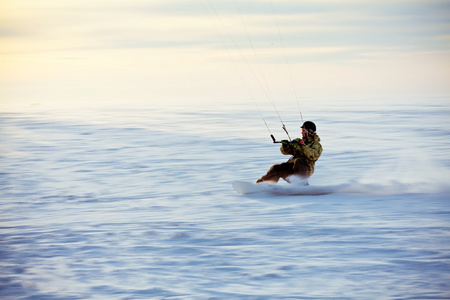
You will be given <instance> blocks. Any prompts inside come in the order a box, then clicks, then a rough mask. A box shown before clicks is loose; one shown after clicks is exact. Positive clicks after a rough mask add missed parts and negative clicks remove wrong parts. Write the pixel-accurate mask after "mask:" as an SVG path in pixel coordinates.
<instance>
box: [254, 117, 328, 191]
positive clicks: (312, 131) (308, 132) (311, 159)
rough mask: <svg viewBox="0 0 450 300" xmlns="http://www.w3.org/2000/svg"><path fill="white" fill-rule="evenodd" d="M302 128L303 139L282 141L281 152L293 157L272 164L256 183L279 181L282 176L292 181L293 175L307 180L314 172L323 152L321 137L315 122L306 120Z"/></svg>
mask: <svg viewBox="0 0 450 300" xmlns="http://www.w3.org/2000/svg"><path fill="white" fill-rule="evenodd" d="M301 128H302V139H299V138H297V139H295V140H293V141H291V142H289V141H287V140H284V141H281V148H280V151H281V153H282V154H284V155H292V157H291V158H290V159H289V160H288V161H287V162H285V163H282V164H279V165H274V166H272V167H271V168H270V170H269V171H268V172H267V174H266V175H264V176H263V177H261V179H258V181H256V183H261V182H271V183H277V182H278V180H279V179H280V178H283V179H284V180H286V181H287V182H289V183H290V181H289V177H290V176H292V175H295V176H299V177H300V178H302V179H305V180H306V179H308V178H309V177H310V176H311V175H312V174H313V173H314V165H315V163H316V161H317V160H318V159H319V156H320V154H322V145H320V138H319V136H318V135H317V134H316V125H315V124H314V123H313V122H311V121H306V122H305V123H303V125H302V127H301Z"/></svg>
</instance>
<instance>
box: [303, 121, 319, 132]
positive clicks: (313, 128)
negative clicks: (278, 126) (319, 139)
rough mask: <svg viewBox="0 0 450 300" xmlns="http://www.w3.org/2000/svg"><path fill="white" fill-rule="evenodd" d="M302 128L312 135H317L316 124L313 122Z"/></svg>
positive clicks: (307, 122)
mask: <svg viewBox="0 0 450 300" xmlns="http://www.w3.org/2000/svg"><path fill="white" fill-rule="evenodd" d="M301 128H305V129H306V130H308V131H309V132H310V133H316V124H314V123H313V122H311V121H306V122H305V123H303V125H302V127H301Z"/></svg>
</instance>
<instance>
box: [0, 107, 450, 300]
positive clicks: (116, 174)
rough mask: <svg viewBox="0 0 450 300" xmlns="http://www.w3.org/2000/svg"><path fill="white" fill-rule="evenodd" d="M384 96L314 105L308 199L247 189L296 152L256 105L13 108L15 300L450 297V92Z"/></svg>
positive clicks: (7, 205) (6, 141)
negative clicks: (316, 156) (246, 192)
mask: <svg viewBox="0 0 450 300" xmlns="http://www.w3.org/2000/svg"><path fill="white" fill-rule="evenodd" d="M384 100H385V101H384V103H387V104H382V103H381V102H380V101H373V103H371V104H370V105H363V104H358V103H357V102H354V103H347V102H343V101H336V102H330V103H329V104H328V105H324V104H322V105H318V104H314V105H313V104H311V105H310V107H307V110H306V111H304V112H303V113H304V116H305V117H306V118H307V119H311V120H313V121H315V122H316V124H317V126H318V133H319V135H320V137H321V139H322V145H323V147H324V152H323V154H322V157H321V158H320V160H319V161H318V163H317V165H316V171H315V174H314V176H313V177H312V178H311V179H310V181H309V182H310V184H311V185H312V186H314V185H325V186H334V187H339V188H341V189H343V190H345V189H347V190H346V192H347V193H338V194H331V195H324V196H301V197H298V196H274V195H268V194H265V195H264V194H263V195H250V196H241V195H238V194H237V193H235V191H234V190H233V188H232V186H231V183H232V182H233V181H235V180H245V181H254V180H256V179H257V178H259V177H260V176H261V175H262V174H264V173H265V172H266V171H267V169H268V168H269V167H270V166H271V165H272V164H274V163H279V162H282V161H285V160H286V159H287V158H288V157H285V156H282V155H281V154H280V153H279V150H278V145H273V144H271V139H270V137H269V135H268V132H267V131H266V129H265V126H264V124H263V122H262V120H261V119H260V117H259V113H258V112H257V111H255V110H254V107H252V106H251V105H248V104H247V103H241V104H236V103H233V104H232V105H231V104H227V103H211V104H210V105H195V104H191V105H185V106H177V107H164V106H161V107H153V106H149V107H145V106H133V105H128V106H127V107H125V106H120V107H108V108H105V107H103V108H99V107H97V108H95V107H87V108H84V109H83V110H81V109H73V110H72V109H71V110H67V109H64V110H60V109H55V108H45V107H30V108H29V109H28V110H21V111H9V112H3V113H1V118H0V122H1V127H0V128H1V157H0V167H1V168H0V172H1V174H0V195H1V204H0V205H1V206H0V207H1V239H0V264H1V270H2V271H1V275H0V297H1V298H2V299H431V298H432V299H448V298H450V197H449V196H450V192H449V179H450V177H449V169H450V156H449V149H450V139H449V137H450V124H449V118H448V116H449V113H450V105H449V101H447V100H446V99H444V100H442V99H441V100H440V101H433V99H423V101H419V102H415V103H414V104H407V103H404V102H396V101H395V99H384ZM291 107H294V108H295V109H296V108H297V106H296V105H293V106H291ZM262 109H263V113H264V114H265V115H266V118H267V120H268V123H269V125H270V126H271V128H272V130H273V132H274V134H275V136H276V137H277V138H278V139H281V138H284V136H283V132H282V130H281V128H279V127H280V125H279V122H278V120H277V116H276V115H274V113H273V111H272V110H271V109H270V107H269V108H267V109H265V108H264V107H262ZM280 113H281V115H282V116H283V117H284V118H285V123H286V126H287V127H288V129H289V130H290V133H291V135H292V136H295V135H296V130H297V129H298V127H299V126H300V125H299V122H298V120H297V119H298V111H289V107H283V106H280ZM277 122H278V123H277ZM350 192H352V193H350Z"/></svg>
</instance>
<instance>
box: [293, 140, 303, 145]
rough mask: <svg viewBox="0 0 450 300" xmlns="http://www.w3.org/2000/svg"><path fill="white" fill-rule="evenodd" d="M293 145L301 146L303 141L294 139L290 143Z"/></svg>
mask: <svg viewBox="0 0 450 300" xmlns="http://www.w3.org/2000/svg"><path fill="white" fill-rule="evenodd" d="M291 143H292V144H293V145H298V144H303V141H302V140H301V139H295V140H293V141H292V142H291Z"/></svg>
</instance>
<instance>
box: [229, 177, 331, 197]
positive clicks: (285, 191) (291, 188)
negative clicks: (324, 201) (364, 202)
mask: <svg viewBox="0 0 450 300" xmlns="http://www.w3.org/2000/svg"><path fill="white" fill-rule="evenodd" d="M233 188H234V190H235V191H236V192H237V193H238V194H241V195H248V194H257V193H268V194H275V195H298V196H302V195H305V196H313V195H327V194H331V193H333V192H335V188H333V187H331V186H311V185H308V186H303V185H294V184H289V185H276V184H268V183H252V182H246V181H235V182H233Z"/></svg>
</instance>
